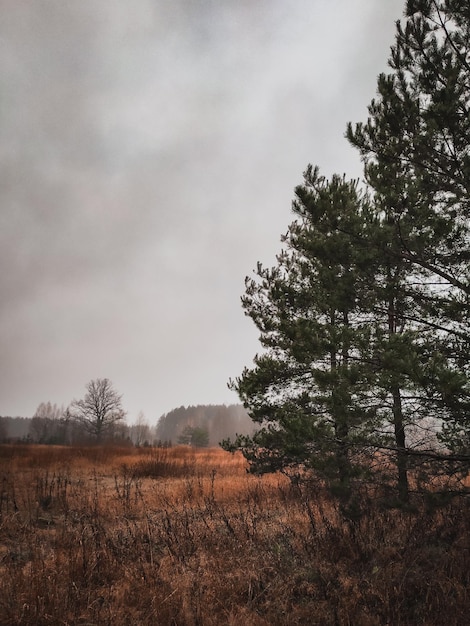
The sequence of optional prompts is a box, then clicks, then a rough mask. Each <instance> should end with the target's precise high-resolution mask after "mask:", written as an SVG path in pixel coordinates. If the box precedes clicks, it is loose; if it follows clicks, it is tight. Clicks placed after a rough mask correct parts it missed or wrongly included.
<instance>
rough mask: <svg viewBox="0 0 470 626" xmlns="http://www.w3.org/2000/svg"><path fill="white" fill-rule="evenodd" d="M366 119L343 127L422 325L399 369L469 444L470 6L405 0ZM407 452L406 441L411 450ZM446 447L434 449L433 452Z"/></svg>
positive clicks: (414, 321)
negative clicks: (386, 71)
mask: <svg viewBox="0 0 470 626" xmlns="http://www.w3.org/2000/svg"><path fill="white" fill-rule="evenodd" d="M405 15H406V20H405V23H404V24H403V25H402V24H401V23H400V22H399V23H398V24H397V35H396V41H395V45H394V46H393V47H392V51H391V57H390V60H389V65H390V67H391V70H392V71H391V73H389V74H388V75H385V74H383V75H381V76H379V79H378V97H377V98H376V99H375V100H373V101H372V103H371V105H370V107H369V113H370V117H369V120H368V122H367V123H366V124H357V125H355V127H353V126H352V125H350V126H349V127H348V132H347V135H348V138H349V140H350V141H351V143H352V144H353V145H355V146H356V147H357V148H358V149H359V150H360V152H361V154H362V157H363V159H364V162H365V175H366V179H367V182H368V183H369V184H370V186H371V187H372V189H373V190H374V193H375V197H374V201H375V204H376V206H380V207H381V210H382V212H383V215H384V220H385V222H386V223H387V224H388V226H389V230H388V238H387V240H386V241H384V240H377V239H376V240H375V241H374V242H372V243H373V245H375V246H376V247H377V249H379V250H380V251H381V253H382V254H383V256H384V260H385V259H386V262H388V263H389V264H390V265H391V266H395V267H398V266H399V265H400V264H401V265H402V268H403V273H404V280H405V284H406V285H407V292H408V295H407V297H408V298H409V299H410V300H412V302H413V306H412V307H411V312H408V314H407V320H408V323H409V324H410V325H411V326H412V327H413V328H414V329H415V330H419V332H420V334H421V338H420V341H419V342H417V343H416V344H415V347H416V350H415V360H414V363H413V364H412V367H410V365H411V364H410V363H408V364H407V365H406V366H405V367H404V368H403V372H404V373H406V375H407V383H408V385H410V387H409V389H408V391H407V394H408V395H411V396H412V397H413V399H414V404H415V407H416V412H415V415H418V414H421V415H424V414H427V415H430V416H432V417H435V418H436V419H437V420H440V421H441V424H442V426H441V433H440V439H441V441H442V443H443V444H445V445H446V446H447V448H448V449H450V450H451V451H453V452H455V453H457V454H465V451H467V453H468V450H469V449H470V420H469V418H468V415H469V409H470V384H469V373H470V363H469V357H468V354H469V348H470V330H469V325H468V321H469V315H468V311H469V303H470V270H469V261H470V249H469V243H470V230H469V218H470V210H469V207H470V202H469V190H470V189H469V187H470V149H469V138H470V109H469V107H470V72H469V70H470V6H469V5H468V2H466V1H465V2H463V1H461V0H460V1H459V0H444V1H442V2H440V1H437V0H410V1H408V2H407V7H406V13H405ZM408 452H410V451H408ZM437 456H439V455H437Z"/></svg>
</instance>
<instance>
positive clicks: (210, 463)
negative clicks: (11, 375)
mask: <svg viewBox="0 0 470 626" xmlns="http://www.w3.org/2000/svg"><path fill="white" fill-rule="evenodd" d="M0 481H1V484H0V624H1V625H2V626H7V625H10V624H11V625H23V624H24V625H31V626H33V625H34V626H41V625H45V624H56V625H78V624H81V625H87V626H91V625H92V624H94V625H102V624H103V625H104V624H106V625H109V626H122V625H125V624H126V625H127V624H128V625H129V626H131V625H132V626H135V625H139V624H143V625H146V624H149V625H161V626H165V625H173V626H186V625H188V626H196V625H201V626H221V625H225V624H227V625H233V626H235V625H237V626H255V625H256V626H265V625H271V624H272V625H278V624H279V625H292V626H293V625H294V624H295V625H297V624H298V625H311V624H313V625H315V624H318V625H322V626H323V625H324V626H329V625H335V626H339V625H341V626H342V625H349V626H384V625H390V626H405V625H407V626H408V625H409V626H415V625H420V624H422V625H427V626H431V625H435V626H442V625H443V624H446V626H452V625H455V626H460V625H461V626H466V625H467V624H468V623H469V615H470V553H469V549H470V545H469V537H470V532H469V531H470V519H469V517H470V516H469V513H470V506H469V503H468V500H466V499H464V498H458V499H454V500H453V501H452V502H449V503H447V504H446V505H445V506H441V507H439V508H436V507H429V506H426V505H425V503H424V502H422V503H419V502H416V503H415V505H414V507H410V509H409V510H401V509H392V508H387V507H384V506H380V504H379V503H378V502H377V501H375V500H374V499H371V501H367V502H366V501H365V500H364V502H362V503H361V505H362V506H361V508H362V513H361V514H360V515H357V516H356V517H355V518H354V519H349V520H345V519H344V517H343V516H342V515H341V514H340V513H339V511H338V507H337V505H336V504H335V502H334V501H333V500H332V499H331V498H329V497H328V495H327V494H326V493H324V492H323V491H322V490H321V489H320V488H319V487H318V488H315V487H312V486H310V487H309V488H307V487H299V486H295V485H291V484H290V482H289V481H288V480H287V479H286V478H285V477H284V476H282V475H270V476H264V477H255V476H252V475H249V474H247V473H246V466H245V462H244V460H243V458H242V457H241V456H232V455H230V454H229V453H226V452H224V451H222V450H219V449H209V450H193V449H191V448H186V447H177V448H170V449H135V448H122V449H120V448H98V447H95V448H65V447H64V448H61V447H53V446H50V447H41V446H30V447H28V446H0Z"/></svg>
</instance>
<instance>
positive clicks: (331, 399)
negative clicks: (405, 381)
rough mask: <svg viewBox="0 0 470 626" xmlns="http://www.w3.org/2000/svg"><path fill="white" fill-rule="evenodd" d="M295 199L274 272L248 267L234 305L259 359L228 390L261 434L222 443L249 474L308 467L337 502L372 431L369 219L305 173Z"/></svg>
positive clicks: (352, 192) (344, 192)
mask: <svg viewBox="0 0 470 626" xmlns="http://www.w3.org/2000/svg"><path fill="white" fill-rule="evenodd" d="M296 196H297V198H296V201H295V202H294V203H293V211H294V214H295V215H296V217H297V219H296V221H294V222H293V223H292V224H291V225H290V227H289V230H288V233H287V235H286V236H285V237H284V238H283V242H284V248H283V250H282V252H281V253H280V254H279V255H278V257H277V265H276V266H275V267H273V268H271V269H267V268H264V267H263V266H262V265H261V264H258V268H257V270H256V277H255V278H254V279H250V278H247V280H246V294H245V296H244V297H243V298H242V304H243V307H244V309H245V312H246V314H247V315H249V316H250V317H251V318H252V320H253V321H254V323H255V324H256V326H257V328H258V329H259V331H260V342H261V344H262V346H263V348H264V351H263V353H262V354H260V355H257V356H256V357H255V360H254V363H255V367H254V368H253V369H248V368H246V369H245V370H244V372H243V373H242V375H241V376H240V377H239V378H237V379H236V380H235V381H232V383H231V384H232V387H233V388H234V389H235V390H236V391H237V392H238V393H239V395H240V398H241V399H242V400H243V402H244V405H245V407H246V408H247V409H248V412H249V413H250V415H251V417H252V419H253V420H254V421H256V422H258V423H259V424H261V428H260V430H259V431H257V432H256V433H255V435H254V436H253V437H239V438H238V439H237V440H236V441H235V443H231V442H229V441H226V442H224V444H223V445H224V447H226V448H227V449H231V450H234V449H237V448H240V449H242V450H243V452H244V454H245V456H246V458H247V459H248V460H249V461H250V463H251V470H252V471H254V472H265V471H274V470H282V471H285V472H288V471H293V472H298V470H299V468H300V469H301V468H306V469H314V470H315V471H316V472H317V473H319V474H320V475H321V476H322V477H323V478H324V479H325V480H327V481H328V483H329V484H330V485H331V486H332V487H334V488H335V489H338V490H339V493H341V494H342V495H344V496H345V497H346V498H347V497H348V496H349V495H350V493H351V481H352V479H353V478H354V476H355V475H357V474H358V472H360V470H361V466H362V465H363V461H364V452H365V449H364V446H365V445H367V443H366V442H367V440H368V435H369V434H370V433H371V432H377V411H376V406H375V405H374V403H373V402H371V399H370V386H371V384H372V378H373V376H374V373H373V371H372V370H371V354H370V326H369V325H368V323H367V322H368V318H369V310H370V301H371V298H373V288H371V286H372V285H373V284H374V279H373V276H372V274H371V272H373V268H374V266H375V264H376V263H375V254H376V253H375V251H374V250H373V249H372V250H371V251H370V249H369V248H368V246H366V245H362V243H361V241H362V240H364V239H365V238H366V231H367V230H368V229H369V228H370V227H372V226H373V221H374V217H373V215H372V213H371V210H370V206H369V204H368V202H367V198H365V197H363V196H362V195H361V194H360V192H359V191H358V186H357V183H355V182H349V181H346V180H345V179H344V178H341V177H339V176H334V177H333V178H332V180H331V181H327V180H325V179H324V178H323V177H320V176H319V174H318V170H317V169H313V168H311V167H309V168H308V170H307V172H306V173H305V184H304V185H303V186H300V187H298V188H297V189H296ZM343 231H344V232H343ZM351 231H352V232H356V233H357V234H358V237H359V238H358V241H359V243H358V242H357V241H355V240H354V239H353V238H352V237H351V236H350V234H349V233H350V232H351ZM344 233H348V234H344ZM370 253H372V255H373V257H374V258H371V256H370ZM369 443H370V442H369ZM358 452H360V454H358Z"/></svg>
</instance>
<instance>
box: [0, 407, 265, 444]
mask: <svg viewBox="0 0 470 626" xmlns="http://www.w3.org/2000/svg"><path fill="white" fill-rule="evenodd" d="M253 432H254V425H253V422H252V421H251V419H250V418H249V416H248V413H247V412H246V410H245V409H244V408H243V406H242V405H241V404H233V405H229V406H226V405H225V404H210V405H196V406H188V407H184V406H180V407H179V408H176V409H173V410H172V411H169V412H168V413H165V414H163V415H162V416H161V417H160V418H159V419H158V420H157V422H156V424H153V425H151V424H149V423H148V422H147V421H146V419H145V417H144V416H143V414H140V415H139V416H138V417H137V421H136V423H135V424H130V425H128V424H126V423H124V422H121V423H119V425H118V426H116V428H115V430H114V433H113V437H112V439H113V440H114V441H116V442H119V443H122V442H123V441H127V442H130V443H132V444H133V445H137V446H141V445H165V446H171V445H176V444H178V443H180V444H181V443H183V444H188V445H193V446H195V447H206V446H218V445H219V443H220V442H221V441H222V440H223V439H226V438H229V437H235V436H236V435H239V434H247V435H251V434H253ZM86 438H87V437H86V434H85V433H83V432H81V431H80V429H78V428H77V426H76V424H72V423H71V421H70V420H67V417H66V411H65V410H64V409H63V408H59V407H57V405H55V404H51V403H50V402H48V403H41V404H40V405H39V407H38V408H37V410H36V412H35V415H34V416H33V417H1V416H0V443H6V442H15V441H23V442H24V441H28V442H31V443H41V444H62V445H63V444H72V443H80V442H83V440H84V439H86Z"/></svg>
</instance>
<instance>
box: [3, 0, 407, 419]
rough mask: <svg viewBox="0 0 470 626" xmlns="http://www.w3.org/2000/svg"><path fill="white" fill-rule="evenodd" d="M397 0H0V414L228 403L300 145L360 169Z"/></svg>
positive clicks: (285, 216)
mask: <svg viewBox="0 0 470 626" xmlns="http://www.w3.org/2000/svg"><path fill="white" fill-rule="evenodd" d="M403 6H404V0H290V1H289V0H132V2H131V1H130V0H0V298H1V300H0V303H1V304H0V359H1V360H0V415H3V416H6V415H11V416H17V415H19V416H24V417H30V416H32V415H33V414H34V411H35V409H36V407H37V406H38V404H39V403H40V402H47V401H50V402H52V403H57V404H59V405H61V404H64V405H65V406H67V405H68V404H69V403H70V402H71V401H72V400H73V399H74V398H76V399H78V398H81V397H82V396H83V395H84V393H85V385H86V383H87V382H88V381H90V380H91V379H93V378H104V377H106V378H109V379H110V380H111V381H112V382H113V384H114V386H115V387H116V389H117V390H118V391H119V392H120V393H122V395H123V406H124V408H125V409H126V410H127V411H128V418H129V422H132V421H134V420H135V417H136V416H137V414H138V412H139V411H143V413H144V414H145V417H146V418H147V420H148V421H149V423H151V424H154V423H155V422H156V421H157V419H158V417H159V416H160V415H162V414H163V413H166V412H168V411H170V410H171V409H173V408H175V407H178V406H181V405H185V406H187V405H190V404H219V403H226V404H229V403H230V404H231V403H235V402H238V398H237V396H236V394H235V393H234V392H233V391H230V390H229V389H228V388H227V381H228V379H229V378H231V377H232V378H233V377H236V376H237V375H239V374H240V373H241V371H242V369H243V367H244V366H245V365H248V366H249V365H250V364H251V362H252V358H253V356H254V355H255V353H256V352H257V351H258V349H259V344H258V342H257V333H256V329H255V328H254V326H253V324H252V322H251V320H250V319H249V318H246V317H245V316H244V314H243V310H242V308H241V306H240V296H241V295H242V294H243V291H244V278H245V276H246V275H247V274H250V273H251V272H252V270H253V268H254V267H255V265H256V263H257V261H262V262H263V264H265V265H272V264H273V263H274V257H275V254H276V252H277V251H278V250H279V248H280V243H279V241H280V235H281V234H282V233H284V232H285V231H286V228H287V226H288V224H289V223H290V222H291V220H292V214H291V201H292V199H293V190H294V187H295V186H296V185H297V184H299V183H300V182H302V173H303V171H304V170H305V168H306V166H307V165H308V163H312V164H314V165H319V166H320V168H321V172H322V173H323V174H325V175H328V176H329V175H331V174H332V173H333V172H338V173H341V174H342V173H346V174H347V175H348V176H349V177H358V176H360V175H361V164H360V159H359V156H358V154H357V152H356V151H355V150H353V149H352V148H351V147H350V146H349V145H348V143H347V142H346V140H345V139H344V132H345V127H346V123H347V122H348V121H353V122H354V121H360V120H364V119H365V118H366V117H367V105H368V103H369V102H370V100H371V98H372V97H374V95H375V89H376V78H377V75H378V73H379V72H381V71H383V70H385V69H386V61H387V58H388V53H389V48H390V45H391V44H392V43H393V38H394V31H395V26H394V23H395V21H396V20H397V19H399V18H400V16H401V15H402V11H403Z"/></svg>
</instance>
